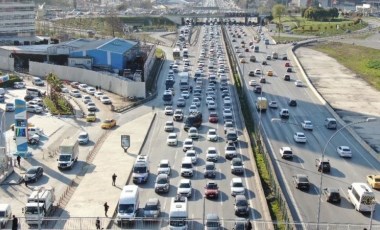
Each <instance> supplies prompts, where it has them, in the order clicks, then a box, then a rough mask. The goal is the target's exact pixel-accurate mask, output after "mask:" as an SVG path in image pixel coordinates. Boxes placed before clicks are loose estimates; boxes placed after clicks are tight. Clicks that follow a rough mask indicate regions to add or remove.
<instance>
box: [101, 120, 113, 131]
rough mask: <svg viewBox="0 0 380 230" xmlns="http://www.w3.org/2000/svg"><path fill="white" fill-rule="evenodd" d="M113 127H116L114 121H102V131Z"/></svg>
mask: <svg viewBox="0 0 380 230" xmlns="http://www.w3.org/2000/svg"><path fill="white" fill-rule="evenodd" d="M114 126H116V120H115V119H106V120H104V121H103V124H102V129H111V128H112V127H114Z"/></svg>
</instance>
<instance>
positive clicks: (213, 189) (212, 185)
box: [204, 180, 219, 199]
mask: <svg viewBox="0 0 380 230" xmlns="http://www.w3.org/2000/svg"><path fill="white" fill-rule="evenodd" d="M204 196H205V197H206V198H213V199H217V198H218V197H219V187H218V184H217V183H216V182H215V181H212V180H211V181H208V182H207V183H206V186H205V187H204Z"/></svg>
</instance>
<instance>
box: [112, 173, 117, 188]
mask: <svg viewBox="0 0 380 230" xmlns="http://www.w3.org/2000/svg"><path fill="white" fill-rule="evenodd" d="M116 177H117V176H116V174H115V173H114V174H113V175H112V185H113V186H115V182H116Z"/></svg>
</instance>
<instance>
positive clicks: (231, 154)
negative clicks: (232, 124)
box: [224, 141, 238, 159]
mask: <svg viewBox="0 0 380 230" xmlns="http://www.w3.org/2000/svg"><path fill="white" fill-rule="evenodd" d="M237 154H238V152H237V150H236V146H235V143H233V142H231V141H230V142H227V144H226V146H225V147H224V156H225V157H226V159H233V158H235V157H237Z"/></svg>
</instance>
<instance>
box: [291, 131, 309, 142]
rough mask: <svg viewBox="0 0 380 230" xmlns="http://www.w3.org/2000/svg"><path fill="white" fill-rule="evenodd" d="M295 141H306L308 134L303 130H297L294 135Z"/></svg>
mask: <svg viewBox="0 0 380 230" xmlns="http://www.w3.org/2000/svg"><path fill="white" fill-rule="evenodd" d="M293 138H294V141H295V142H298V143H306V136H305V134H304V133H302V132H296V133H295V134H294V136H293Z"/></svg>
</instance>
